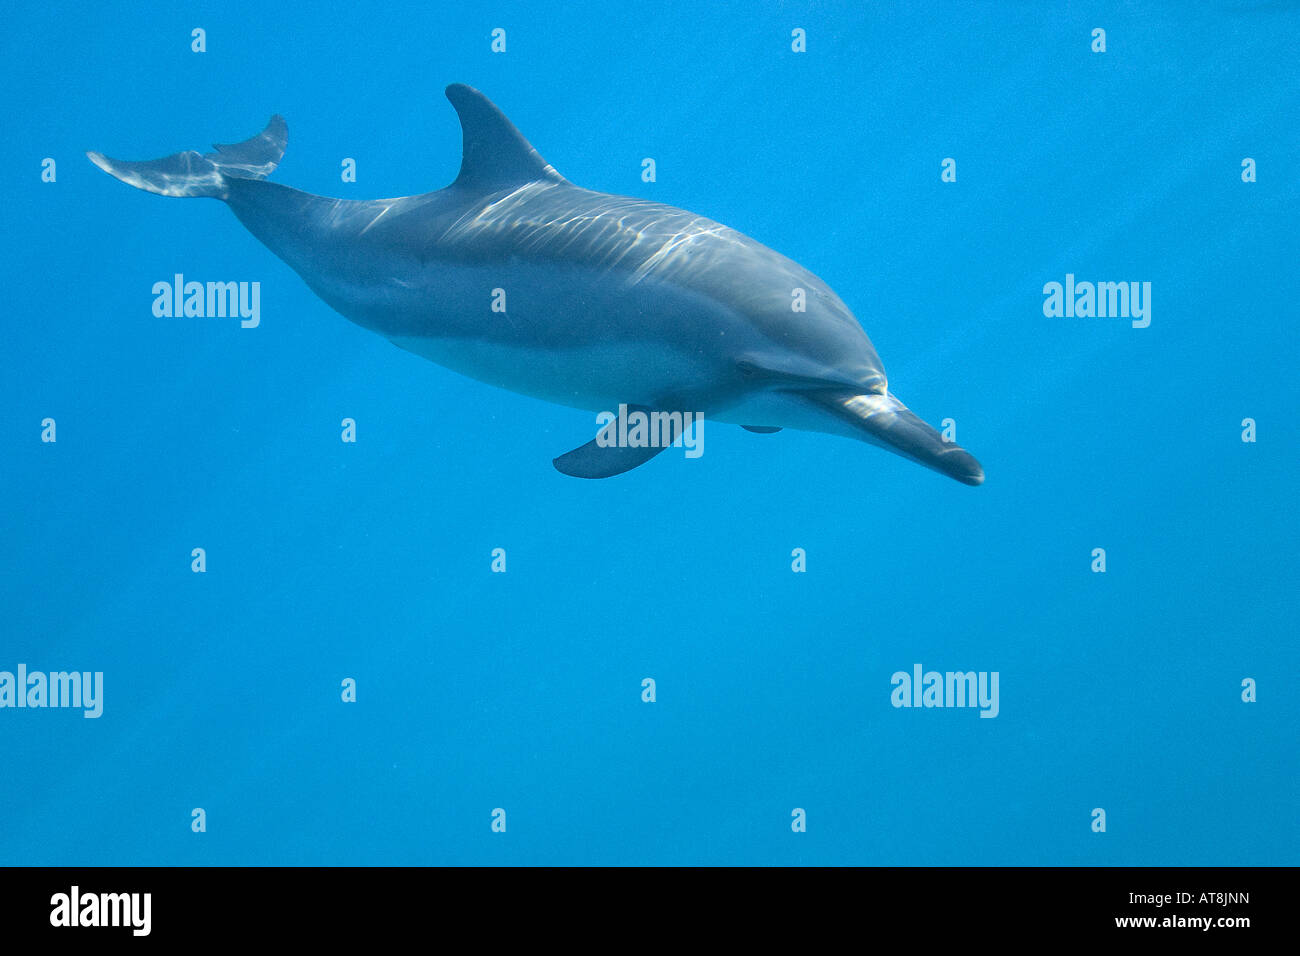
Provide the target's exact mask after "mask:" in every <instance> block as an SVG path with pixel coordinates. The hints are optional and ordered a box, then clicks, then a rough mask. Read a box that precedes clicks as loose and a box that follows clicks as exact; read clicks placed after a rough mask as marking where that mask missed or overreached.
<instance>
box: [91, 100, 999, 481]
mask: <svg viewBox="0 0 1300 956" xmlns="http://www.w3.org/2000/svg"><path fill="white" fill-rule="evenodd" d="M447 98H448V99H449V100H451V103H452V105H453V106H454V107H455V108H456V112H457V113H458V114H459V115H460V122H461V129H462V132H463V136H464V155H463V158H462V161H461V168H460V174H459V175H458V176H457V177H456V181H455V182H454V183H452V184H451V185H450V186H448V187H447V188H445V189H440V190H438V191H436V192H431V193H425V194H424V195H420V196H407V197H403V198H401V199H377V200H347V199H330V198H327V197H323V196H314V195H311V194H310V193H304V192H300V191H298V190H296V189H290V188H289V187H287V186H280V185H278V184H276V183H271V182H268V181H267V179H266V177H267V176H269V175H270V174H271V172H272V171H273V170H274V169H275V167H276V165H277V164H278V163H279V161H280V158H281V157H282V156H283V155H284V147H285V141H286V139H287V135H288V132H287V128H286V126H285V122H284V120H283V119H282V118H281V117H279V116H274V117H272V118H271V121H270V123H269V124H268V125H267V127H266V129H265V130H263V131H262V133H261V134H260V135H258V136H255V137H253V138H252V139H250V140H247V141H246V142H243V143H238V144H235V145H229V146H217V147H216V152H213V153H207V154H199V153H197V152H192V151H191V152H185V153H177V154H175V155H173V156H168V157H166V158H164V159H159V160H153V161H149V162H123V161H119V160H114V159H108V158H107V157H105V156H103V155H101V154H99V153H93V152H92V153H88V154H87V155H88V156H89V157H90V159H91V160H92V161H93V162H94V163H95V164H96V165H97V166H99V167H100V168H101V169H103V170H104V171H106V172H108V173H111V174H112V175H114V176H116V177H117V178H118V179H120V180H122V181H123V182H126V183H129V184H131V185H132V186H136V187H138V188H140V189H145V190H148V191H150V192H155V193H159V194H161V195H164V196H210V197H213V198H216V199H221V200H223V201H224V202H225V203H226V204H227V205H228V206H230V208H231V209H232V210H233V211H234V213H235V215H236V216H238V217H239V219H240V221H241V222H243V224H244V225H245V226H247V227H248V229H249V230H250V231H251V232H252V233H253V235H255V236H256V237H257V238H258V239H260V240H261V241H262V242H263V243H264V244H265V245H266V246H267V248H269V249H270V250H271V251H272V252H274V253H275V254H276V255H277V256H279V257H280V258H281V259H283V260H284V261H285V262H286V263H288V264H289V265H290V266H291V267H292V268H293V269H294V270H295V271H296V272H297V273H298V274H299V275H300V276H302V278H303V279H304V280H305V281H306V282H307V284H308V285H309V286H310V287H311V288H312V290H313V291H314V292H315V293H316V294H317V295H319V296H320V297H321V298H322V299H324V300H325V301H326V302H327V303H328V304H329V305H330V306H331V307H333V308H334V309H336V310H337V311H338V312H340V313H341V314H342V315H344V316H346V317H347V318H348V319H350V320H352V321H353V322H356V323H357V324H358V325H361V326H364V327H365V328H368V329H372V330H373V331H375V332H378V333H379V334H381V335H383V336H385V337H386V338H388V339H389V340H391V341H392V342H393V343H395V344H396V345H398V346H400V347H401V348H403V349H406V350H408V351H410V352H414V353H416V354H417V355H421V356H423V357H425V358H428V359H430V360H432V361H434V362H437V363H438V364H440V365H443V366H446V367H447V368H450V369H453V370H455V371H457V372H461V373H463V374H465V375H468V376H471V377H473V378H476V379H479V380H481V381H483V382H488V383H490V384H492V385H498V386H501V387H502V388H507V389H510V390H512V391H516V392H520V393H523V394H525V395H533V396H536V397H539V398H543V399H546V400H549V401H552V402H557V403H560V404H563V405H570V406H574V407H577V408H584V409H588V410H590V411H595V412H600V411H604V410H608V409H614V408H619V407H620V406H622V405H626V406H627V407H630V408H640V409H646V410H652V411H653V410H663V411H681V412H687V413H696V412H698V413H703V415H704V416H705V417H707V418H709V419H712V420H714V421H720V422H729V423H732V424H736V425H743V426H745V427H747V428H749V429H750V430H751V431H762V432H766V431H776V430H778V429H780V428H782V427H789V428H796V429H804V430H807V431H818V432H829V433H832V434H839V435H846V436H848V437H851V438H858V439H861V440H863V441H867V442H870V443H872V444H875V445H880V446H881V447H884V448H887V449H889V450H890V451H893V452H896V453H898V454H900V455H903V456H905V457H907V458H911V459H912V460H913V461H916V462H919V463H920V464H922V465H925V466H927V467H929V468H933V469H935V470H936V471H940V472H943V473H944V474H946V475H950V476H951V477H953V478H956V479H957V480H958V481H962V482H965V483H966V484H968V485H978V484H980V483H981V482H982V481H983V480H984V472H983V470H982V469H981V468H980V465H979V463H978V462H977V461H976V460H975V459H974V458H973V457H972V456H971V455H970V454H969V453H967V452H966V451H965V450H963V449H962V448H960V447H958V446H957V445H955V444H952V443H948V442H945V441H944V440H943V438H942V437H941V436H940V435H939V433H938V432H936V431H935V430H934V429H933V428H931V427H930V426H929V425H927V424H926V423H925V422H923V421H921V419H919V418H918V417H917V416H916V415H914V414H912V412H911V411H909V410H908V409H907V407H906V406H904V405H903V404H902V403H901V402H900V401H898V399H896V398H895V397H894V396H893V395H892V394H891V393H890V391H889V388H888V383H887V381H886V378H885V371H884V369H883V367H882V366H881V363H880V359H879V357H878V356H877V355H876V350H875V349H874V348H873V347H872V345H871V341H870V340H869V339H868V338H867V336H866V333H865V332H864V331H863V330H862V326H861V325H860V324H859V323H858V321H857V319H856V318H854V316H853V314H852V313H851V312H850V311H849V309H848V307H847V306H846V305H845V304H844V303H843V302H842V301H841V300H840V298H839V296H837V295H836V294H835V293H834V292H832V291H831V289H830V287H829V286H827V285H826V283H824V282H822V280H821V279H819V278H817V277H816V276H815V275H813V274H812V273H811V272H809V271H808V270H806V269H804V268H803V267H802V266H800V265H799V264H798V263H796V262H793V261H791V260H790V259H787V258H786V257H785V256H782V255H780V254H779V253H777V252H774V251H772V250H771V249H769V248H767V247H766V246H764V245H762V244H760V243H758V242H755V241H754V240H753V239H750V238H749V237H748V236H745V235H742V234H741V233H739V232H736V231H735V230H734V229H729V228H727V227H726V226H723V225H721V224H719V223H716V222H713V221H712V220H710V219H706V218H704V217H703V216H697V215H695V214H694V213H690V212H686V211H684V210H681V209H676V208H674V207H672V206H664V205H661V204H659V203H654V202H647V201H646V200H642V199H629V198H626V197H622V196H611V195H609V194H607V193H598V192H592V191H590V190H587V189H582V188H581V187H578V186H574V185H573V184H572V183H570V182H568V181H567V180H566V179H564V177H563V176H561V175H560V174H559V173H557V172H556V171H555V169H554V168H552V167H551V166H550V165H549V164H548V163H547V162H546V161H545V160H544V159H542V157H541V156H540V155H538V153H537V150H535V149H533V147H532V146H531V145H529V143H528V141H527V140H525V139H524V138H523V136H522V135H520V133H519V131H518V130H516V129H515V127H514V126H513V125H512V124H511V123H510V121H509V120H508V119H506V117H505V116H504V115H503V114H502V113H501V112H500V110H498V109H497V108H496V107H495V106H494V105H493V104H492V103H491V102H489V101H488V99H487V97H485V96H483V94H481V93H479V92H478V91H477V90H474V89H472V88H470V87H468V86H464V85H461V84H455V85H453V86H449V87H448V88H447ZM497 289H500V290H503V292H504V295H505V296H506V298H505V302H506V307H505V312H504V313H502V312H499V311H493V310H492V309H491V302H492V298H493V290H497ZM797 297H802V298H801V301H802V302H803V303H804V307H805V308H804V311H796V310H795V309H793V308H792V301H794V300H795V298H797ZM661 450H662V447H654V446H651V447H619V446H617V445H613V446H609V447H604V446H603V445H602V444H601V443H598V442H597V441H595V440H593V441H591V442H588V443H587V444H586V445H583V446H581V447H580V448H577V449H575V450H574V451H571V452H569V453H567V454H565V455H562V456H560V457H559V458H557V459H556V460H555V466H556V467H557V468H558V469H559V470H561V471H563V472H564V473H566V474H570V475H576V476H579V477H586V478H594V477H606V476H609V475H615V474H619V473H620V472H624V471H627V470H629V469H631V468H635V467H636V466H637V465H640V464H642V463H643V462H645V461H647V460H649V459H650V458H652V457H654V455H656V454H657V453H658V452H659V451H661Z"/></svg>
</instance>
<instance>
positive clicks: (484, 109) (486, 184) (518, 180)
mask: <svg viewBox="0 0 1300 956" xmlns="http://www.w3.org/2000/svg"><path fill="white" fill-rule="evenodd" d="M447 99H449V100H451V105H452V106H454V107H456V113H457V114H458V115H459V116H460V130H461V134H462V136H463V138H464V152H463V153H462V154H461V160H460V175H459V176H457V177H456V182H455V183H453V184H452V185H453V186H460V187H464V188H468V189H475V190H479V191H481V192H487V191H490V190H494V189H503V188H505V187H508V186H522V185H524V184H525V183H531V182H536V181H537V180H543V181H548V182H553V183H562V182H565V181H566V180H565V178H564V177H563V176H561V175H560V174H559V173H557V172H556V171H555V168H554V167H553V166H552V165H551V164H550V163H548V162H547V161H546V160H544V159H542V157H541V154H539V153H538V152H537V150H535V149H533V147H532V144H531V143H529V142H528V140H526V139H524V137H523V135H522V134H521V133H520V132H519V130H517V129H515V125H514V124H513V123H511V122H510V120H508V119H506V117H505V114H504V113H502V112H501V111H500V110H499V109H497V108H496V106H495V105H494V104H493V103H492V101H491V100H489V99H488V98H487V97H486V96H484V95H483V94H482V93H480V92H479V91H478V90H476V89H474V88H473V87H472V86H466V85H465V84H464V83H453V84H452V85H451V86H449V87H447Z"/></svg>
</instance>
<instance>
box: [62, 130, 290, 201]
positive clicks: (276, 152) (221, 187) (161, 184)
mask: <svg viewBox="0 0 1300 956" xmlns="http://www.w3.org/2000/svg"><path fill="white" fill-rule="evenodd" d="M288 139H289V127H288V126H287V125H286V124H285V122H284V117H282V116H280V115H278V114H277V115H275V116H272V117H271V121H270V122H269V123H267V124H266V129H264V130H262V132H260V133H259V134H257V135H256V136H254V137H253V138H252V139H246V140H244V141H243V142H242V143H234V144H231V145H227V146H223V145H221V144H217V145H215V146H214V147H213V148H214V149H215V150H216V152H215V153H199V152H196V151H194V150H189V151H187V152H184V153H173V154H172V155H171V156H164V157H163V158H162V159H151V160H146V161H144V162H138V163H133V162H128V161H126V160H121V159H109V158H108V157H107V156H105V155H104V154H103V153H96V152H89V153H86V155H87V156H88V157H89V158H90V161H91V162H92V163H94V164H95V165H96V166H98V167H99V168H100V169H102V170H103V171H104V172H106V173H109V174H110V175H112V176H116V177H117V178H118V179H120V180H122V182H124V183H128V184H129V185H132V186H135V187H136V188H137V189H145V190H148V191H149V192H151V193H157V194H158V195H160V196H211V197H213V198H215V199H225V198H226V193H227V191H228V183H227V180H230V179H265V178H266V177H267V176H270V175H271V173H272V171H273V170H274V169H275V167H276V166H278V165H279V163H280V158H281V157H282V156H284V146H285V143H286V142H287V141H288Z"/></svg>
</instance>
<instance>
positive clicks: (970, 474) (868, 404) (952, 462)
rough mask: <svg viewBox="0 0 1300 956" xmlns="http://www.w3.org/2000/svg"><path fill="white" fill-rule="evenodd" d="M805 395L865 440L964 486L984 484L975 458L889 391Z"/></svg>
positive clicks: (820, 392)
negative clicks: (847, 423) (845, 421)
mask: <svg viewBox="0 0 1300 956" xmlns="http://www.w3.org/2000/svg"><path fill="white" fill-rule="evenodd" d="M805 394H807V396H808V397H809V398H810V399H812V400H813V401H814V402H816V403H817V404H818V405H821V406H822V407H823V408H826V409H827V410H829V411H831V412H833V413H834V414H835V415H836V416H837V417H838V418H840V419H842V420H847V421H849V422H851V423H852V424H853V425H854V426H855V431H856V433H857V435H858V437H859V438H861V439H862V440H863V441H868V442H871V444H873V445H879V446H880V447H881V448H887V449H889V450H890V451H892V452H894V453H895V454H897V455H902V456H903V457H904V458H910V459H911V460H912V461H914V462H917V463H918V464H921V465H925V467H927V468H933V469H934V470H935V471H938V472H942V473H943V474H945V475H947V476H948V477H950V478H956V479H957V480H958V481H960V482H961V483H962V484H964V485H980V484H983V483H984V469H983V468H981V467H980V463H979V462H978V461H976V460H975V456H974V455H972V454H971V453H970V452H968V451H966V449H964V448H962V447H961V446H959V445H956V444H953V443H952V442H946V441H944V440H943V436H942V435H940V434H939V433H938V432H937V431H935V430H934V429H933V428H931V427H930V426H929V425H927V424H926V423H925V422H923V421H922V420H921V419H920V418H918V417H917V416H916V415H915V414H914V413H913V412H912V410H911V409H909V408H908V407H907V406H906V405H904V404H903V403H902V402H900V401H899V400H898V399H897V398H895V397H894V396H893V395H891V394H890V393H889V392H884V393H883V394H878V395H877V394H868V395H855V394H853V393H852V392H848V391H839V390H827V391H818V392H811V393H805Z"/></svg>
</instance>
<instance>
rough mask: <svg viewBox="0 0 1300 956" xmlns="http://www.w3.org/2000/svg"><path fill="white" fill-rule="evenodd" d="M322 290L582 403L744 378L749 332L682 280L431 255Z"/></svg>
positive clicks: (434, 344) (486, 375)
mask: <svg viewBox="0 0 1300 956" xmlns="http://www.w3.org/2000/svg"><path fill="white" fill-rule="evenodd" d="M330 292H332V293H334V294H329V293H326V297H327V298H328V299H331V300H333V301H332V302H331V304H333V305H334V306H335V308H336V309H338V311H340V312H342V313H343V314H344V315H347V316H349V317H350V318H354V320H355V321H358V322H360V323H361V324H363V325H365V326H367V327H368V328H371V329H372V330H374V331H375V332H378V333H379V334H381V335H383V336H385V337H386V338H388V339H389V340H390V341H391V342H393V344H395V345H397V346H398V347H399V348H402V349H404V350H406V351H408V352H411V353H413V354H415V355H419V356H421V357H422V358H425V359H428V360H429V361H431V362H434V363H436V364H438V365H441V366H443V367H444V368H448V369H451V370H452V371H455V372H459V373H460V374H462V375H466V376H469V377H470V378H473V379H476V380H478V381H481V382H486V383H488V384H490V385H495V386H498V387H500V388H505V389H509V390H510V391H514V392H518V393H520V394H524V395H529V396H532V397H534V398H540V399H544V400H546V401H550V402H555V403H557V404H561V405H568V406H571V407H574V408H582V409H587V410H589V411H604V410H612V409H616V408H617V407H618V405H619V404H620V403H623V402H626V403H628V404H639V405H647V406H652V407H665V406H672V407H673V408H674V409H675V410H681V411H703V412H706V413H708V412H711V411H714V410H716V409H718V408H720V407H724V406H725V405H726V404H727V403H728V401H729V397H728V396H727V389H726V388H725V382H726V380H727V379H728V378H735V379H736V387H737V388H739V387H740V373H739V370H738V368H737V366H736V364H735V356H736V355H737V354H740V353H741V352H743V351H744V350H745V349H747V348H752V347H753V346H754V345H755V341H756V337H755V336H753V335H752V333H750V332H749V331H748V329H747V327H746V326H745V324H744V323H743V322H741V321H739V319H738V318H737V317H735V316H733V315H731V314H730V313H729V312H728V310H727V309H725V308H724V307H722V306H718V305H716V304H714V303H711V302H709V301H708V300H706V299H704V298H702V297H701V296H699V295H698V294H696V293H694V292H691V291H690V290H687V289H682V288H679V287H676V286H674V285H672V284H671V283H659V284H657V285H653V286H649V285H634V284H631V283H628V282H626V281H625V280H624V279H623V278H622V277H620V276H618V275H617V274H611V273H610V271H609V270H607V269H589V268H568V269H560V268H557V267H556V266H555V265H553V264H546V265H542V264H537V263H529V262H526V261H520V260H515V261H512V262H510V263H509V264H508V265H505V266H483V265H477V266H466V265H463V264H454V265H453V264H440V263H436V262H435V263H428V264H426V265H425V266H424V268H423V269H422V270H421V271H420V273H419V276H418V279H417V280H416V281H411V280H410V279H404V280H402V282H400V283H398V284H397V285H396V286H394V285H392V284H390V285H387V286H384V287H370V288H365V287H356V286H353V287H351V288H350V289H347V290H330ZM494 304H495V305H496V309H494ZM500 309H504V311H499V310H500ZM703 396H708V398H707V399H704V398H703ZM695 398H699V401H697V402H695V403H694V404H692V407H690V408H686V407H682V406H683V403H688V404H690V403H692V400H693V399H695ZM696 404H707V405H709V406H710V407H709V408H702V407H695V405H696Z"/></svg>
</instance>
